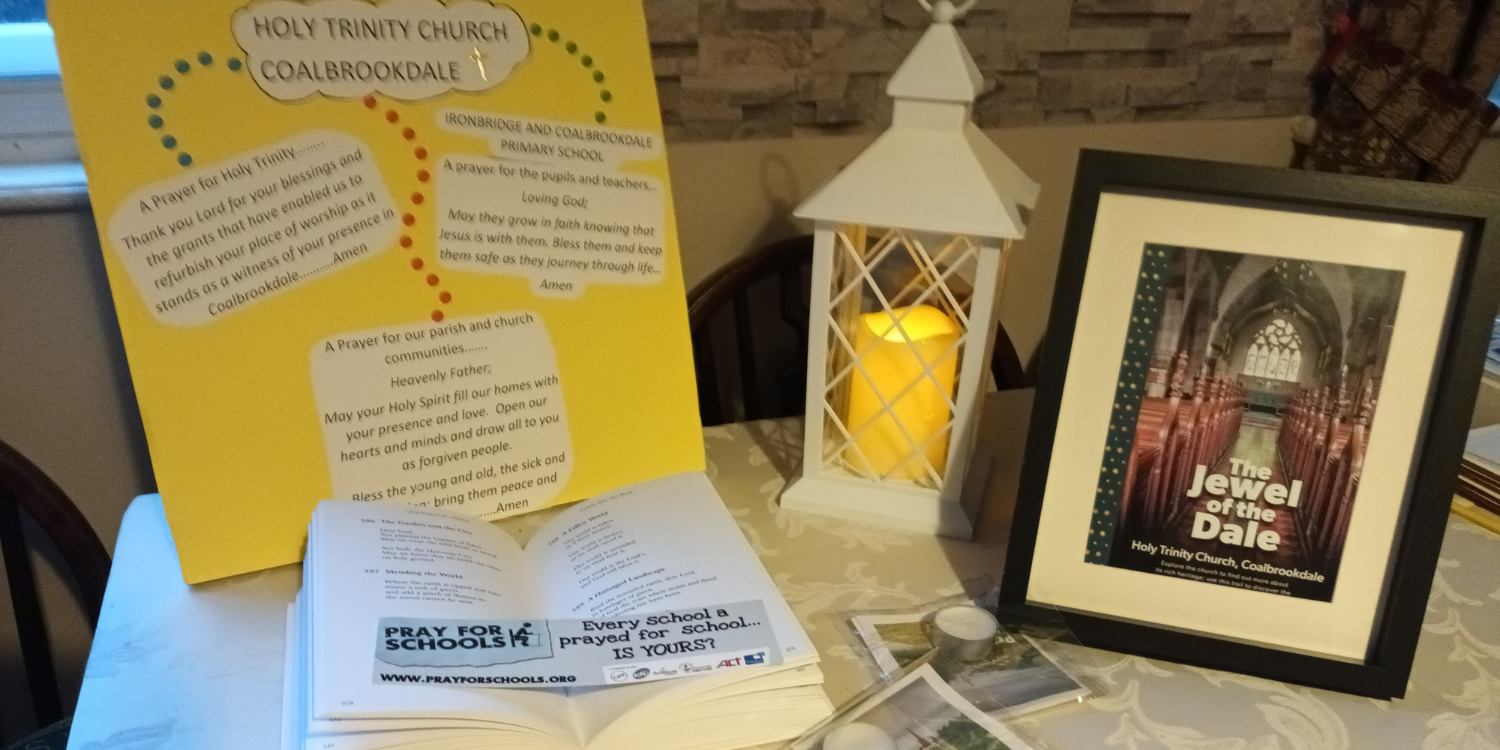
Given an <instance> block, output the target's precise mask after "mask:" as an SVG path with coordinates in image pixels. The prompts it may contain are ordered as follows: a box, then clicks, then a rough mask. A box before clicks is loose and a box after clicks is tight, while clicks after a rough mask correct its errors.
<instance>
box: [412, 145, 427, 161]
mask: <svg viewBox="0 0 1500 750" xmlns="http://www.w3.org/2000/svg"><path fill="white" fill-rule="evenodd" d="M412 153H413V154H415V155H416V157H417V158H418V159H426V158H427V149H425V148H422V147H421V146H418V147H417V150H416V151H413V152H412Z"/></svg>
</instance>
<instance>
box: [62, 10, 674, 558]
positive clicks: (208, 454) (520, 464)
mask: <svg viewBox="0 0 1500 750" xmlns="http://www.w3.org/2000/svg"><path fill="white" fill-rule="evenodd" d="M49 16H50V19H51V22H52V25H53V26H54V28H55V30H56V39H57V45H58V54H59V57H60V59H61V62H62V73H63V84H64V87H65V89H66V93H67V97H68V103H69V107H70V108H71V111H72V114H73V119H74V122H75V126H76V131H77V136H78V141H79V148H80V150H81V152H82V154H83V160H84V165H85V167H86V169H87V171H88V176H89V188H90V194H91V197H92V200H93V207H94V212H95V216H96V219H97V222H98V226H99V228H100V240H101V244H102V246H103V251H104V257H105V264H106V267H107V269H108V273H109V279H110V285H111V288H112V290H113V293H114V299H115V305H116V310H117V312H118V315H119V319H120V328H121V331H122V333H123V335H124V339H125V344H126V350H127V354H128V356H129V360H130V368H131V374H132V377H133V379H134V382H135V387H136V393H137V397H138V399H139V402H140V407H141V413H142V416H143V419H144V421H145V424H146V431H147V436H148V438H149V441H150V447H151V457H152V461H153V464H154V467H155V470H156V476H157V481H158V484H159V486H160V489H161V493H162V498H163V501H164V503H165V505H166V509H167V515H168V520H169V521H170V522H171V525H172V532H173V536H174V538H175V540H176V543H177V549H178V552H179V554H180V557H181V560H182V571H183V576H184V578H185V579H186V580H188V581H189V582H197V581H204V580H209V579H213V578H218V577H222V576H228V575H233V574H236V573H243V572H246V571H251V570H257V569H261V568H266V567H271V566H275V565H282V564H285V563H290V562H295V561H297V560H299V559H300V558H301V548H302V543H303V539H304V533H305V529H306V524H307V519H308V516H309V514H310V512H311V511H312V508H313V506H314V505H315V504H316V503H317V502H318V501H319V500H321V499H324V498H329V497H335V498H352V499H358V500H372V501H382V502H395V503H410V504H416V505H426V506H432V507H444V508H450V509H458V510H460V511H462V512H465V513H470V514H473V515H476V516H480V517H484V518H497V517H501V516H507V515H512V514H517V513H523V512H527V511H531V510H536V509H539V508H544V507H547V506H549V505H555V504H558V503H565V502H570V501H574V500H578V499H581V498H584V497H589V496H592V495H595V494H598V493H600V492H604V491H607V490H610V489H613V488H615V487H619V486H622V485H626V484H631V483H634V482H639V481H642V480H646V479H650V478H653V477H657V476H662V475H666V474H672V473H676V472H681V471H688V470H694V469H699V468H701V467H702V465H703V455H702V440H701V434H700V432H699V424H698V418H697V403H696V398H695V388H694V380H693V373H692V358H691V354H690V347H689V342H688V330H687V319H686V315H685V304H684V294H683V286H682V275H681V271H680V263H679V258H678V254H677V237H676V228H675V226H674V224H673V221H672V204H671V191H670V187H669V184H668V176H667V165H666V159H665V156H664V153H663V149H662V136H661V122H660V116H659V113H658V108H657V101H656V90H655V87H654V83H653V79H652V72H651V65H650V59H649V56H648V49H647V40H646V26H645V20H644V17H643V15H642V10H641V6H640V4H639V2H638V0H590V2H587V3H581V2H573V3H557V2H547V1H545V0H514V2H508V3H501V2H489V1H487V0H453V1H452V2H447V3H444V2H441V1H440V0H384V1H382V2H366V1H365V0H311V1H310V2H294V1H292V0H253V1H250V2H246V0H53V2H52V3H51V6H50V8H49Z"/></svg>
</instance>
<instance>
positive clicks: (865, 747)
mask: <svg viewBox="0 0 1500 750" xmlns="http://www.w3.org/2000/svg"><path fill="white" fill-rule="evenodd" d="M823 750H896V741H895V740H893V739H891V736H890V735H889V734H886V733H885V730H884V729H881V728H880V727H877V726H875V725H874V724H865V723H864V722H859V721H851V722H849V723H848V724H845V725H843V726H841V727H838V728H837V729H834V730H833V731H831V732H829V733H828V734H826V735H824V737H823Z"/></svg>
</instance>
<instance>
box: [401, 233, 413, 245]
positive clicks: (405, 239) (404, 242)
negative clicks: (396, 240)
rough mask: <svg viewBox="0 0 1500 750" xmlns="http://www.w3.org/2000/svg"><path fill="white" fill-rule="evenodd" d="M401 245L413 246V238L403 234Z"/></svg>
mask: <svg viewBox="0 0 1500 750" xmlns="http://www.w3.org/2000/svg"><path fill="white" fill-rule="evenodd" d="M401 246H402V247H411V238H410V237H407V236H406V235H404V234H403V235H401Z"/></svg>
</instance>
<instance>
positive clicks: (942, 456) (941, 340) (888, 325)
mask: <svg viewBox="0 0 1500 750" xmlns="http://www.w3.org/2000/svg"><path fill="white" fill-rule="evenodd" d="M908 309H909V310H910V311H909V312H908ZM895 313H896V317H897V318H901V316H902V315H903V314H904V315H905V317H904V318H901V323H900V326H899V328H898V327H897V325H896V321H895V319H894V318H892V317H891V316H890V315H889V314H887V313H886V312H884V311H881V312H876V313H868V314H865V315H861V316H859V322H858V323H856V325H855V328H856V331H855V334H854V342H853V343H854V351H855V352H862V353H863V356H862V357H861V359H860V362H861V365H862V366H863V372H861V371H860V369H859V368H856V369H855V370H854V372H853V373H852V374H851V376H850V378H851V383H850V388H849V415H848V419H847V420H846V424H847V425H848V429H849V432H850V434H854V433H858V432H860V430H861V429H864V428H865V425H867V424H868V425H869V428H868V429H864V432H863V433H861V434H859V435H858V436H857V437H856V438H855V440H854V446H851V447H850V448H849V449H848V450H847V451H845V455H844V457H845V459H846V460H847V461H848V462H849V464H850V465H851V466H853V467H855V468H856V469H859V470H864V469H865V468H866V464H867V463H868V466H869V468H870V469H873V470H874V472H875V474H876V475H878V476H886V475H887V474H889V475H890V476H889V478H892V479H908V480H913V479H916V480H921V479H927V478H928V474H927V466H926V465H925V464H924V463H923V462H922V460H921V455H920V454H919V453H918V452H917V448H919V447H920V446H921V445H922V444H923V443H926V442H927V441H928V440H929V439H931V438H932V437H933V436H934V435H936V434H938V432H939V431H940V430H942V429H943V427H944V426H945V425H947V424H948V417H949V408H948V400H949V399H950V398H952V397H953V379H954V375H955V372H956V371H957V369H958V351H957V349H954V350H953V351H949V349H950V348H951V347H953V344H954V342H956V341H957V340H958V337H959V335H960V331H959V327H958V325H957V324H956V323H954V322H953V320H952V319H951V318H949V317H948V315H947V314H945V313H944V312H943V311H942V310H939V309H937V308H935V307H931V306H928V305H918V306H916V307H912V308H905V307H901V308H896V310H895ZM902 331H905V332H906V335H905V336H902V335H901V334H902ZM908 339H909V340H910V343H908ZM919 356H920V359H918V357H919ZM924 362H925V363H927V365H928V366H931V367H932V377H930V378H929V377H927V375H926V372H925V369H926V368H925V367H924V366H923V363H924ZM867 374H868V377H867V376H866V375H867ZM912 381H917V383H916V385H911V384H912ZM909 385H911V389H910V390H907V386H909ZM902 391H906V393H905V394H902V393H901V392H902ZM898 395H900V398H899V399H897V396H898ZM882 399H884V401H885V402H886V403H890V404H891V409H890V411H888V412H882V411H881V410H882V409H883V408H884V407H883V406H882V404H881V400H882ZM872 420H873V424H872V423H871V421H872ZM898 423H899V425H898ZM902 428H905V432H904V433H903V432H902ZM908 436H910V439H908ZM950 438H951V436H949V435H945V436H943V437H940V438H938V439H936V440H933V441H932V442H931V443H930V444H929V445H928V446H927V449H926V455H927V461H928V462H929V463H931V464H932V468H933V469H935V470H936V471H937V474H938V477H940V478H941V477H942V476H943V468H944V466H945V465H946V463H947V460H948V442H949V440H950ZM855 447H857V448H858V451H856V450H855Z"/></svg>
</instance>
